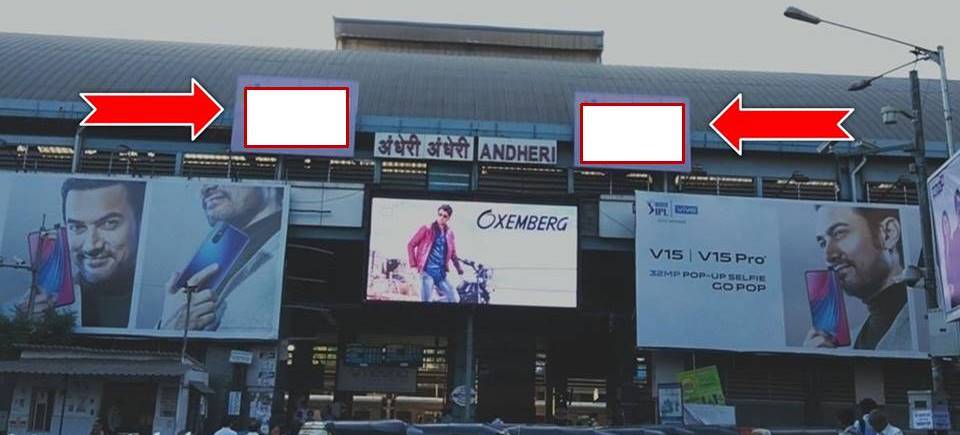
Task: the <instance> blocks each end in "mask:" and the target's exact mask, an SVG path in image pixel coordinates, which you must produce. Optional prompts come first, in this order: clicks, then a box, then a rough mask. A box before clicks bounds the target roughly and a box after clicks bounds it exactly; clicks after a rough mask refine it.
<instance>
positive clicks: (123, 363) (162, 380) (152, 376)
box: [0, 346, 210, 435]
mask: <svg viewBox="0 0 960 435" xmlns="http://www.w3.org/2000/svg"><path fill="white" fill-rule="evenodd" d="M0 374H2V375H3V377H6V378H8V380H11V381H12V382H10V383H8V384H6V387H5V388H6V389H7V391H5V392H4V393H5V394H3V396H5V397H8V398H9V401H6V402H7V403H3V401H0V406H2V405H5V404H6V405H7V409H3V410H2V411H4V412H5V413H6V414H7V415H8V418H7V421H6V426H7V433H9V434H58V435H86V434H89V433H90V432H91V429H92V428H93V426H94V425H95V424H99V425H101V426H102V427H103V429H104V430H105V431H106V432H108V433H118V434H119V433H124V434H160V435H173V434H174V433H176V432H177V430H176V428H183V427H186V428H194V427H199V426H198V425H200V424H202V420H203V417H204V416H205V414H206V406H205V403H206V398H205V397H204V394H205V392H209V391H210V390H209V388H208V387H207V379H208V377H207V372H206V370H205V369H204V367H203V366H202V365H200V364H199V363H198V362H196V361H194V360H192V359H190V358H187V359H186V360H184V361H181V359H180V356H179V355H176V354H172V353H160V352H139V351H111V350H99V349H88V348H77V347H61V346H27V347H25V348H23V350H22V352H21V355H20V359H17V360H12V361H0Z"/></svg>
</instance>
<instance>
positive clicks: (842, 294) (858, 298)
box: [636, 192, 927, 358]
mask: <svg viewBox="0 0 960 435" xmlns="http://www.w3.org/2000/svg"><path fill="white" fill-rule="evenodd" d="M636 198H637V204H636V210H637V236H636V261H637V299H636V302H637V344H638V346H642V347H665V348H686V349H716V350H731V351H740V352H797V353H818V354H829V355H846V356H884V357H902V358H925V357H926V349H925V348H923V347H925V341H924V340H919V339H918V334H920V333H925V332H926V330H927V327H926V324H925V323H922V322H925V320H924V315H923V313H924V312H925V310H926V301H925V299H924V296H923V290H922V289H914V288H910V287H908V283H909V281H908V277H909V275H910V273H909V272H910V270H909V268H911V267H914V266H916V265H917V262H918V260H919V257H920V248H921V242H920V240H921V239H920V223H919V213H918V210H917V209H916V207H906V206H899V207H898V206H888V205H882V206H878V205H871V204H855V203H839V202H813V201H792V200H775V199H755V198H731V197H719V196H700V195H684V194H661V193H645V192H637V194H636ZM905 272H908V273H905Z"/></svg>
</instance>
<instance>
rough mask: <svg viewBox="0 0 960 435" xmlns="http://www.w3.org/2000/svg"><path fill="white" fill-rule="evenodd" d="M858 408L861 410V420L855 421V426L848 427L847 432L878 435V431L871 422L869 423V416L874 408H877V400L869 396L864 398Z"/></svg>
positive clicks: (858, 434)
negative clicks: (871, 425)
mask: <svg viewBox="0 0 960 435" xmlns="http://www.w3.org/2000/svg"><path fill="white" fill-rule="evenodd" d="M857 408H859V410H860V415H861V416H862V417H860V419H859V420H857V421H855V422H854V423H853V426H850V427H849V428H847V430H846V432H849V433H852V434H857V435H877V431H875V430H873V428H872V427H870V425H869V424H867V416H868V415H870V413H871V412H873V410H875V409H877V408H878V406H877V402H876V401H875V400H873V399H871V398H869V397H866V398H864V399H863V400H861V401H860V403H859V404H858V405H857Z"/></svg>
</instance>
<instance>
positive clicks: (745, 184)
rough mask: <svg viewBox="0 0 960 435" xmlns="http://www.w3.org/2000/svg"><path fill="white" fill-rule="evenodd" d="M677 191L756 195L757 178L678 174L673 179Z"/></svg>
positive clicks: (724, 194) (705, 193)
mask: <svg viewBox="0 0 960 435" xmlns="http://www.w3.org/2000/svg"><path fill="white" fill-rule="evenodd" d="M673 183H674V186H675V187H676V189H677V192H683V193H699V194H704V195H723V196H756V195H757V186H756V180H754V179H753V178H747V177H728V176H722V175H677V176H676V177H675V178H674V179H673Z"/></svg>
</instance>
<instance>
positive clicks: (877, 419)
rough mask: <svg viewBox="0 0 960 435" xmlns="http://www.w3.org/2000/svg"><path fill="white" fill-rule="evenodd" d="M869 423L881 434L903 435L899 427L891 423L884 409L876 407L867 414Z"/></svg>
mask: <svg viewBox="0 0 960 435" xmlns="http://www.w3.org/2000/svg"><path fill="white" fill-rule="evenodd" d="M867 424H868V425H869V426H870V427H872V428H873V430H875V431H876V432H877V434H879V435H903V431H902V430H900V428H899V427H896V426H894V425H892V424H890V422H889V421H887V416H886V415H885V414H884V413H883V411H881V410H879V409H874V410H873V411H870V414H869V415H868V416H867Z"/></svg>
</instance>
